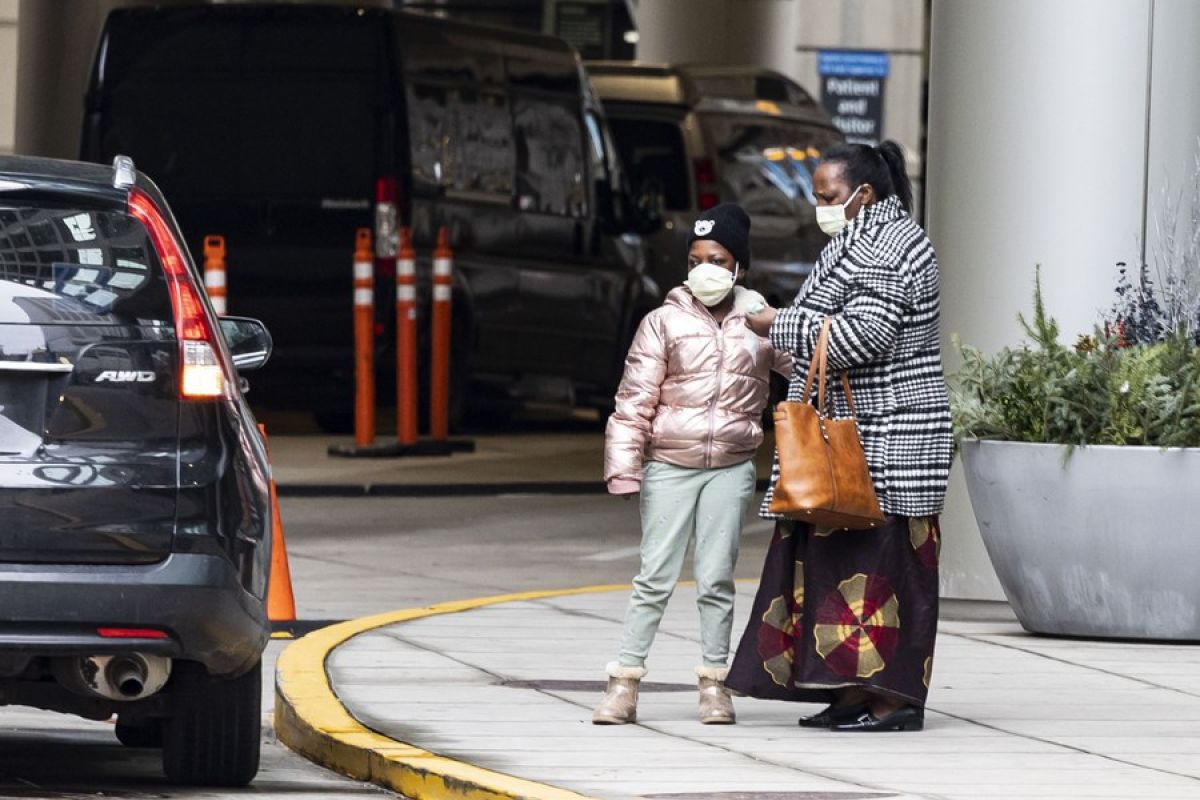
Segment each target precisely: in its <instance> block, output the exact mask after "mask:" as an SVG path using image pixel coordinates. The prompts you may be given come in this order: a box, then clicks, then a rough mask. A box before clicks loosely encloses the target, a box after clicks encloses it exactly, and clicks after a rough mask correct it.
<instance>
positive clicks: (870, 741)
mask: <svg viewBox="0 0 1200 800" xmlns="http://www.w3.org/2000/svg"><path fill="white" fill-rule="evenodd" d="M753 588H754V587H753V585H752V584H742V585H740V586H739V598H738V610H739V612H740V613H739V616H738V621H737V625H736V627H735V630H736V631H737V632H739V633H740V631H741V629H742V628H743V627H744V625H745V616H746V614H747V613H748V611H749V608H750V604H751V603H750V601H751V597H752V593H753ZM626 597H627V591H626V590H624V589H613V588H611V587H609V588H608V590H607V591H596V592H590V593H583V594H573V595H555V594H552V593H551V594H548V595H546V596H539V597H536V598H532V599H519V600H517V601H514V602H504V603H499V604H495V605H482V606H479V607H468V608H467V609H466V610H460V608H459V607H451V608H448V609H434V610H432V611H431V612H422V611H419V610H417V611H414V612H412V613H408V614H404V615H402V617H403V618H406V619H410V621H406V622H403V623H401V624H391V625H385V626H383V627H377V628H374V629H372V630H367V631H366V632H363V633H360V634H359V635H356V636H353V637H352V638H349V639H346V640H345V641H344V643H342V644H340V646H337V647H334V648H333V649H332V652H330V653H328V657H327V658H326V659H325V660H324V670H323V671H322V670H321V666H320V663H321V662H320V658H319V657H317V655H319V654H320V653H321V652H322V651H321V648H320V647H310V648H309V652H308V659H309V660H312V659H313V658H316V660H317V663H316V664H315V665H314V664H308V665H307V666H306V665H305V664H304V663H302V662H301V661H297V662H296V663H293V664H292V665H291V666H290V667H286V668H285V667H281V673H280V676H279V679H280V685H281V686H292V685H298V684H297V683H296V679H295V675H294V674H292V673H296V672H299V673H304V675H305V676H306V677H313V675H316V676H317V677H318V678H320V680H322V681H327V682H328V684H329V685H330V686H331V687H332V689H333V691H334V692H335V693H336V695H337V698H338V700H339V701H340V703H341V705H342V706H344V708H345V710H348V711H349V713H350V714H351V715H353V717H354V718H355V719H356V720H357V721H358V722H357V723H355V722H353V721H351V720H350V719H349V718H346V719H344V720H342V721H341V722H340V723H337V722H334V723H328V724H326V725H325V727H326V728H328V729H330V731H331V732H330V735H331V736H333V737H335V738H336V737H339V736H340V737H342V738H343V739H345V741H346V743H348V744H347V746H348V747H349V748H350V749H351V752H352V751H353V748H354V747H356V746H361V747H364V748H374V750H375V751H377V752H378V753H382V754H383V756H384V757H385V758H389V759H391V760H393V761H399V762H401V766H404V767H405V768H406V769H408V774H410V775H411V774H419V775H422V776H425V778H427V777H428V774H429V772H430V768H429V767H428V765H429V764H430V763H435V764H436V763H441V764H446V763H450V764H454V763H455V762H463V763H464V764H466V765H474V766H475V767H478V768H480V769H475V768H474V767H472V768H470V769H469V770H467V771H466V772H463V770H454V776H452V778H447V779H440V780H439V782H438V784H437V785H438V786H439V787H440V789H439V791H448V792H449V793H448V794H437V795H436V796H443V797H445V796H449V797H468V796H473V797H485V796H487V797H515V796H523V797H546V798H550V797H568V796H574V795H571V794H569V792H575V793H578V794H579V795H583V796H586V797H595V798H627V797H647V796H672V797H680V798H681V800H682V797H683V796H685V795H691V796H692V798H698V797H703V798H714V800H720V799H719V798H718V795H721V794H723V793H730V794H726V795H725V796H726V797H728V798H729V799H730V800H742V799H743V798H749V797H753V796H756V795H757V796H759V797H762V796H763V794H762V793H784V794H782V795H776V796H775V800H782V798H783V797H784V796H786V798H788V800H800V798H805V799H806V800H815V799H817V798H829V800H834V799H840V800H849V799H850V798H864V797H921V798H947V799H950V798H954V799H957V798H964V800H965V799H967V798H970V800H978V799H979V798H1005V800H1016V799H1017V798H1077V797H1087V798H1149V797H1154V798H1196V797H1200V690H1197V688H1196V675H1197V674H1198V670H1200V648H1197V647H1189V646H1178V645H1153V644H1124V643H1112V642H1084V641H1070V640H1061V639H1048V638H1038V637H1033V636H1029V635H1027V634H1024V633H1023V632H1022V631H1021V630H1020V628H1019V626H1018V625H1017V624H1016V623H1015V622H1014V621H1012V619H1011V616H1010V615H1009V613H1008V610H1007V608H1006V607H1005V606H1003V605H1002V604H966V605H964V604H956V603H947V604H946V606H945V609H944V610H945V613H944V615H943V622H942V625H941V629H940V635H939V641H938V648H937V654H936V663H935V667H934V676H933V687H932V691H931V696H930V701H929V710H928V713H927V722H926V730H925V731H924V732H922V733H903V734H878V735H864V734H835V733H831V732H826V731H811V730H805V729H801V728H798V727H797V726H796V724H795V722H796V718H797V717H798V716H799V715H801V714H804V713H810V712H811V711H813V710H815V707H814V706H810V705H792V704H784V703H773V702H764V701H757V700H751V699H747V698H739V699H737V700H736V704H737V709H738V713H739V723H738V724H737V725H736V726H731V727H722V726H703V725H701V724H700V723H699V722H698V721H697V720H696V696H695V690H694V684H693V681H694V677H693V673H692V668H693V666H694V665H695V664H696V663H697V661H698V653H699V643H698V635H699V630H698V619H697V615H696V611H695V602H694V600H695V595H694V592H693V591H692V590H691V589H690V588H684V587H681V588H680V590H679V591H678V592H677V594H676V597H675V598H674V600H673V601H672V604H671V606H670V608H669V610H668V613H667V616H666V618H665V620H664V623H663V626H662V630H661V632H660V634H659V638H658V640H657V642H656V644H655V647H654V650H653V652H652V655H651V660H650V663H649V667H650V675H649V676H648V678H647V681H648V682H649V685H648V686H647V687H646V691H645V693H644V694H643V700H642V703H641V707H640V720H639V723H638V724H637V725H634V726H623V727H600V726H593V725H592V724H591V722H590V719H591V708H592V706H593V704H594V703H595V702H596V701H597V700H598V698H599V696H600V692H601V689H602V686H603V680H604V675H603V667H604V663H605V662H606V661H608V660H610V659H611V658H612V657H613V654H614V653H615V650H616V646H617V640H618V636H619V632H620V627H621V621H622V618H623V614H624V610H625V603H626ZM445 611H458V613H443V612H445ZM427 613H432V614H433V615H432V616H426V614H427ZM398 618H400V617H394V618H393V619H398ZM380 619H386V618H383V617H381V618H380ZM379 622H380V620H379V619H377V620H375V621H373V622H368V623H367V624H366V625H365V627H367V628H369V627H371V626H372V625H378V624H379ZM352 631H353V629H351V632H352ZM345 635H349V634H344V635H343V637H342V638H344V636H345ZM339 640H340V639H339V638H338V637H334V638H331V639H329V641H330V642H332V643H336V642H337V641H339ZM303 641H304V640H302V643H303ZM314 654H317V655H314ZM308 670H311V672H308ZM285 673H286V674H285ZM285 693H286V692H285ZM294 694H295V695H296V697H298V698H299V699H297V700H295V702H294V703H293V705H294V706H295V708H293V709H292V711H293V712H294V713H295V714H298V715H300V716H301V717H302V716H303V715H304V714H305V713H307V712H306V708H308V707H310V705H311V704H308V701H307V700H305V697H307V696H308V695H309V693H308V691H307V690H305V689H298V690H296V691H295V692H294ZM313 696H314V697H315V696H316V695H315V694H314V695H313ZM329 700H330V701H332V697H330V698H329ZM289 702H290V701H289ZM316 704H317V705H319V704H320V703H319V702H317V703H316ZM358 723H361V726H360V725H358ZM362 726H365V727H366V728H369V729H370V730H371V731H375V732H378V733H379V734H383V736H382V737H381V736H377V735H375V734H368V732H366V731H363V730H362ZM289 727H294V725H284V726H283V728H285V729H286V728H289ZM355 731H357V733H356V732H355ZM286 735H287V733H286V731H284V730H281V738H283V737H284V736H286ZM389 740H394V741H390V742H389ZM285 741H286V739H285ZM381 742H382V743H383V744H382V746H381V745H380V743H381ZM356 743H358V744H356ZM400 743H406V744H403V745H402V744H400ZM289 744H292V742H289ZM293 746H296V745H293ZM301 749H305V748H304V747H301ZM307 749H308V750H309V751H311V752H310V754H316V755H317V760H322V755H321V754H326V755H327V757H326V759H325V760H326V763H329V764H330V765H331V766H335V767H336V766H341V768H343V769H345V766H344V765H339V764H338V763H333V762H334V761H335V760H337V759H335V758H334V757H332V756H328V754H329V753H331V752H332V750H331V749H330V747H329V745H328V742H326V743H325V744H322V745H319V746H313V747H309V748H307ZM431 753H432V754H438V755H440V756H443V757H446V758H445V759H436V758H434V757H431V756H430V754H431ZM364 758H365V757H364ZM422 759H425V760H424V761H423V760H422ZM430 759H433V760H432V761H431V760H430ZM345 760H346V756H345V755H344V754H343V755H342V756H341V761H342V762H345ZM405 760H407V762H408V763H407V766H405V764H404V762H405ZM363 763H364V764H365V763H366V762H365V760H364V761H363ZM414 769H415V770H417V772H416V773H413V770H414ZM438 769H441V768H440V767H434V768H432V771H433V772H437V770H438ZM463 769H467V768H466V767H463ZM349 771H351V772H355V770H354V769H351V770H349ZM378 772H380V770H379V769H378V768H371V769H367V768H366V767H365V766H364V767H363V769H362V770H361V771H359V772H358V774H359V775H360V777H366V776H367V775H372V776H373V777H375V778H376V779H377V780H379V779H380V778H379V775H377V774H375V773H378ZM464 775H465V776H467V777H466V778H464V777H463V776H464ZM506 776H514V777H515V778H517V779H521V780H519V781H516V784H515V785H516V787H517V788H516V789H513V788H512V787H511V786H510V784H511V783H512V781H511V779H510V778H508V777H506ZM425 778H423V780H424V779H425ZM383 782H386V781H383ZM393 785H396V784H393ZM424 785H425V784H421V785H420V786H418V785H417V784H413V783H409V784H405V786H413V787H415V788H411V789H406V792H407V793H409V794H411V795H417V794H420V793H422V792H423V791H424V789H422V788H421V787H422V786H424ZM447 786H449V787H450V789H449V790H447V789H446V787H447ZM531 787H532V788H531ZM552 787H560V788H559V789H555V788H552ZM561 790H567V792H568V793H564V792H562V791H561ZM734 793H736V794H734ZM429 796H434V795H429Z"/></svg>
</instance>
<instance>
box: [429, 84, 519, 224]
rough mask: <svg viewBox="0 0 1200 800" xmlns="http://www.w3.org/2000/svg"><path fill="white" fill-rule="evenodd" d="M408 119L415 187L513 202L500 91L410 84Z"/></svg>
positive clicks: (509, 147)
mask: <svg viewBox="0 0 1200 800" xmlns="http://www.w3.org/2000/svg"><path fill="white" fill-rule="evenodd" d="M408 120H409V132H408V135H409V143H410V144H409V148H410V150H411V153H412V171H413V181H414V184H415V186H416V188H418V189H420V188H422V187H424V188H425V189H426V190H429V189H435V188H444V189H447V190H451V191H454V192H457V193H459V194H464V195H468V196H477V197H479V198H480V199H489V198H490V199H496V200H499V201H502V202H505V203H507V202H509V201H510V200H511V198H512V192H513V181H512V176H513V161H514V155H513V141H512V138H513V137H512V122H511V120H510V118H509V110H508V100H507V98H506V97H505V95H504V93H503V92H502V91H498V90H482V91H480V90H477V89H474V88H467V87H446V86H436V85H421V84H413V85H410V86H409V87H408Z"/></svg>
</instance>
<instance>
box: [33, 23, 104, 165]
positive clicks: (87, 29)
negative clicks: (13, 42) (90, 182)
mask: <svg viewBox="0 0 1200 800" xmlns="http://www.w3.org/2000/svg"><path fill="white" fill-rule="evenodd" d="M114 5H115V3H113V2H111V1H110V0H98V1H97V2H92V1H91V0H59V2H55V3H46V2H39V0H21V5H20V12H19V14H18V17H17V24H18V36H19V37H20V48H19V50H18V56H17V127H16V152H18V153H21V154H23V155H38V156H52V157H54V158H78V157H79V128H80V125H82V123H83V96H84V93H85V92H86V90H87V81H88V76H89V74H90V69H91V64H92V57H93V56H94V55H95V51H96V41H97V39H98V38H99V36H100V30H101V28H102V27H103V25H104V19H105V17H107V16H108V12H109V10H110V9H111V8H112V7H113V6H114Z"/></svg>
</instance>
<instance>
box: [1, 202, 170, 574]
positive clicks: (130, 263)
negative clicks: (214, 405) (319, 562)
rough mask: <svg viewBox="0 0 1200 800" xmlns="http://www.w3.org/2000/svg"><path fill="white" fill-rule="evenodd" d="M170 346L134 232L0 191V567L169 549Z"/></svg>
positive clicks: (131, 224) (123, 222) (91, 212)
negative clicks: (16, 197) (10, 196)
mask: <svg viewBox="0 0 1200 800" xmlns="http://www.w3.org/2000/svg"><path fill="white" fill-rule="evenodd" d="M177 364H178V345H177V340H176V334H175V325H174V322H173V315H172V310H171V302H170V295H169V293H168V288H167V285H166V280H165V278H164V275H163V272H162V269H161V267H160V265H159V262H158V258H157V255H156V254H155V251H154V248H153V246H152V245H151V242H150V239H149V237H148V235H147V232H146V230H145V228H144V227H143V226H142V224H141V223H140V222H138V220H136V219H134V218H133V217H132V216H130V215H128V214H127V213H125V212H123V211H117V210H111V209H109V210H96V209H87V208H63V207H60V206H58V205H41V204H32V203H30V202H27V201H23V200H20V199H15V200H6V198H5V196H4V194H3V193H0V519H2V520H3V524H0V562H25V563H69V564H76V563H77V564H100V563H144V562H153V561H158V560H161V559H163V558H165V557H166V555H167V554H168V553H169V552H170V550H171V540H172V536H173V535H174V527H175V513H176V494H177V485H178V461H179V446H178V425H179V376H178V369H177Z"/></svg>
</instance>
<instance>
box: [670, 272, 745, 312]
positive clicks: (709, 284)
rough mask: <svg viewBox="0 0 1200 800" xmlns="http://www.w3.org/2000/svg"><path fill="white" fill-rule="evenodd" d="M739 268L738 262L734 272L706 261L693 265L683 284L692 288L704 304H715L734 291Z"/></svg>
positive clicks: (694, 294)
mask: <svg viewBox="0 0 1200 800" xmlns="http://www.w3.org/2000/svg"><path fill="white" fill-rule="evenodd" d="M737 270H738V266H737V264H734V265H733V272H730V271H729V270H727V269H725V268H724V267H718V266H717V265H716V264H710V263H708V262H707V261H705V262H704V263H702V264H697V265H696V266H694V267H692V269H691V270H690V271H689V272H688V276H687V280H686V281H684V282H683V285H684V286H686V287H688V288H689V289H691V290H692V295H693V296H694V297H695V298H696V299H697V300H699V301H700V302H701V303H704V305H706V306H715V305H716V304H717V303H719V302H721V301H722V300H724V299H725V297H726V296H727V295H728V294H729V293H730V292H731V291H733V283H734V281H736V280H737Z"/></svg>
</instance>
